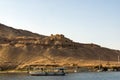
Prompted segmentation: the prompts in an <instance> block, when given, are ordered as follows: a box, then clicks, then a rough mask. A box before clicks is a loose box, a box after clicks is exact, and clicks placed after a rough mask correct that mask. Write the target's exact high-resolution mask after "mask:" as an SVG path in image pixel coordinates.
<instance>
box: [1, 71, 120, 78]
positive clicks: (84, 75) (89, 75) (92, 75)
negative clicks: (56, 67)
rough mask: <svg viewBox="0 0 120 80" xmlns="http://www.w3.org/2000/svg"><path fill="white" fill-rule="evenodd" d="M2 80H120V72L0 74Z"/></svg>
mask: <svg viewBox="0 0 120 80" xmlns="http://www.w3.org/2000/svg"><path fill="white" fill-rule="evenodd" d="M0 80H120V72H99V73H97V72H89V73H71V74H67V75H66V76H29V75H27V74H0Z"/></svg>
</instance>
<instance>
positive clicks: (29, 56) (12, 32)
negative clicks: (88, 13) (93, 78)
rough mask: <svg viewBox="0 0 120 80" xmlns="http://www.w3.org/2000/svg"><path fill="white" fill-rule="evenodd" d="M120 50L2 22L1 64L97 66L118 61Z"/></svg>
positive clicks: (5, 65)
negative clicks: (48, 34)
mask: <svg viewBox="0 0 120 80" xmlns="http://www.w3.org/2000/svg"><path fill="white" fill-rule="evenodd" d="M118 55H120V51H119V50H111V49H108V48H104V47H101V46H99V45H96V44H82V43H76V42H73V41H72V40H70V39H68V38H66V37H65V36H64V35H62V34H56V35H52V34H51V36H43V35H39V34H34V33H32V32H29V31H25V30H19V29H13V28H11V27H7V26H5V25H3V24H0V67H1V68H5V69H7V68H17V69H18V68H23V67H25V66H27V65H33V64H41V65H48V64H58V65H62V66H70V65H72V64H77V65H79V66H82V65H97V64H98V62H99V59H101V61H103V62H104V63H105V64H106V63H107V62H108V61H111V62H116V61H117V57H118Z"/></svg>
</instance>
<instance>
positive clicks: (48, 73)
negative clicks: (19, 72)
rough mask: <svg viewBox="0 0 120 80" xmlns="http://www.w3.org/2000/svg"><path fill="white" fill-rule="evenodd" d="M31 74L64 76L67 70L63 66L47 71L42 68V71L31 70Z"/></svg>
mask: <svg viewBox="0 0 120 80" xmlns="http://www.w3.org/2000/svg"><path fill="white" fill-rule="evenodd" d="M55 70H56V69H55ZM29 74H30V75H31V76H64V75H65V72H64V69H63V68H60V69H58V71H52V72H47V71H44V70H43V69H42V71H30V72H29Z"/></svg>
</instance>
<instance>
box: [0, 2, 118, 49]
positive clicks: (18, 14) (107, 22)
mask: <svg viewBox="0 0 120 80" xmlns="http://www.w3.org/2000/svg"><path fill="white" fill-rule="evenodd" d="M0 23H2V24H5V25H8V26H11V27H13V28H17V29H24V30H29V31H32V32H35V33H39V34H42V35H51V34H64V35H65V36H66V37H67V38H70V39H71V40H73V41H75V42H80V43H94V44H98V45H101V46H103V47H107V48H111V49H118V50H120V37H119V35H120V0H0Z"/></svg>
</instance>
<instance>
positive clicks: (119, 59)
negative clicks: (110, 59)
mask: <svg viewBox="0 0 120 80" xmlns="http://www.w3.org/2000/svg"><path fill="white" fill-rule="evenodd" d="M119 62H120V56H119V55H118V67H119Z"/></svg>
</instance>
